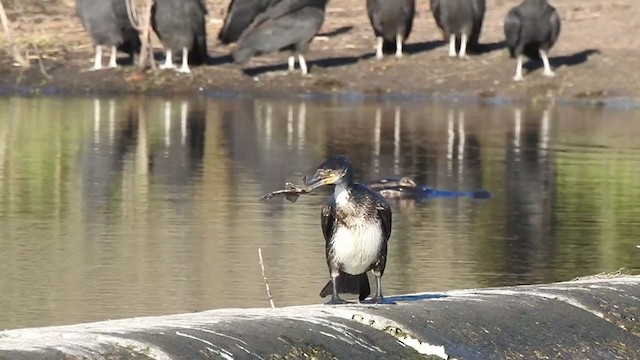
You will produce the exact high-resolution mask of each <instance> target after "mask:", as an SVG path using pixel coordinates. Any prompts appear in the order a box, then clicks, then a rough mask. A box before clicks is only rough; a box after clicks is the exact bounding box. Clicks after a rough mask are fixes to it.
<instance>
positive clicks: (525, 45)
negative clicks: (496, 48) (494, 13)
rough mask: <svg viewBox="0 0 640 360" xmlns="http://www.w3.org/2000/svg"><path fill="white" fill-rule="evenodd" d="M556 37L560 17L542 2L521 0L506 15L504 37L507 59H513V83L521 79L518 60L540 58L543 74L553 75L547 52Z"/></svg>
mask: <svg viewBox="0 0 640 360" xmlns="http://www.w3.org/2000/svg"><path fill="white" fill-rule="evenodd" d="M559 34H560V16H559V15H558V12H557V11H556V9H555V8H554V7H553V6H551V5H549V4H548V3H547V1H546V0H524V1H523V2H522V3H520V5H518V6H516V7H514V8H513V9H511V10H510V11H509V13H507V17H506V18H505V20H504V35H505V37H506V42H507V47H508V48H509V53H510V54H511V57H515V58H517V65H516V74H515V76H514V77H513V79H514V80H516V81H520V80H523V78H522V57H523V55H526V56H528V57H530V58H533V59H538V58H542V62H543V64H544V75H545V76H554V75H555V74H554V73H553V71H552V70H551V66H550V65H549V58H548V56H547V52H548V51H549V49H551V47H552V46H553V44H555V42H556V40H557V39H558V35H559Z"/></svg>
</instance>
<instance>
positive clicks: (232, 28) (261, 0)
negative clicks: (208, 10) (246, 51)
mask: <svg viewBox="0 0 640 360" xmlns="http://www.w3.org/2000/svg"><path fill="white" fill-rule="evenodd" d="M278 1H280V0H231V3H230V4H229V9H228V10H227V17H226V18H225V19H224V24H223V25H222V28H221V29H220V32H219V33H218V40H220V42H222V43H223V44H230V43H232V42H236V41H238V39H239V38H240V36H241V35H242V33H243V32H244V31H245V30H246V29H247V28H248V27H249V25H251V23H252V22H253V20H254V19H255V18H256V16H258V14H260V13H263V12H265V11H266V10H267V8H268V7H269V6H272V5H273V4H275V3H276V2H278Z"/></svg>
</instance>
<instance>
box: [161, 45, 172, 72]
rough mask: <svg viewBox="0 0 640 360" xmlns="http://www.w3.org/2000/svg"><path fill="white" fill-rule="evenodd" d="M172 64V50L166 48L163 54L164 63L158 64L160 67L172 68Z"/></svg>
mask: <svg viewBox="0 0 640 360" xmlns="http://www.w3.org/2000/svg"><path fill="white" fill-rule="evenodd" d="M174 68H175V66H174V65H173V52H172V51H171V49H167V52H166V54H165V56H164V64H162V65H160V69H174Z"/></svg>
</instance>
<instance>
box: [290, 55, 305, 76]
mask: <svg viewBox="0 0 640 360" xmlns="http://www.w3.org/2000/svg"><path fill="white" fill-rule="evenodd" d="M287 63H289V72H292V71H293V70H295V69H296V56H295V55H294V54H292V55H289V58H288V59H287ZM301 66H302V65H301Z"/></svg>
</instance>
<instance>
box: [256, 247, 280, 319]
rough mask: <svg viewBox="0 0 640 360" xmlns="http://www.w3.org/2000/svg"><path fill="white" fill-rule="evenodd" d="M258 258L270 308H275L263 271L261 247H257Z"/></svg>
mask: <svg viewBox="0 0 640 360" xmlns="http://www.w3.org/2000/svg"><path fill="white" fill-rule="evenodd" d="M258 258H259V259H260V268H261V269H262V278H263V279H264V287H265V288H266V289H267V297H268V298H269V304H271V308H272V309H275V308H276V304H275V303H274V302H273V296H271V289H270V288H269V280H267V274H266V272H265V271H264V262H263V261H262V248H258Z"/></svg>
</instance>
